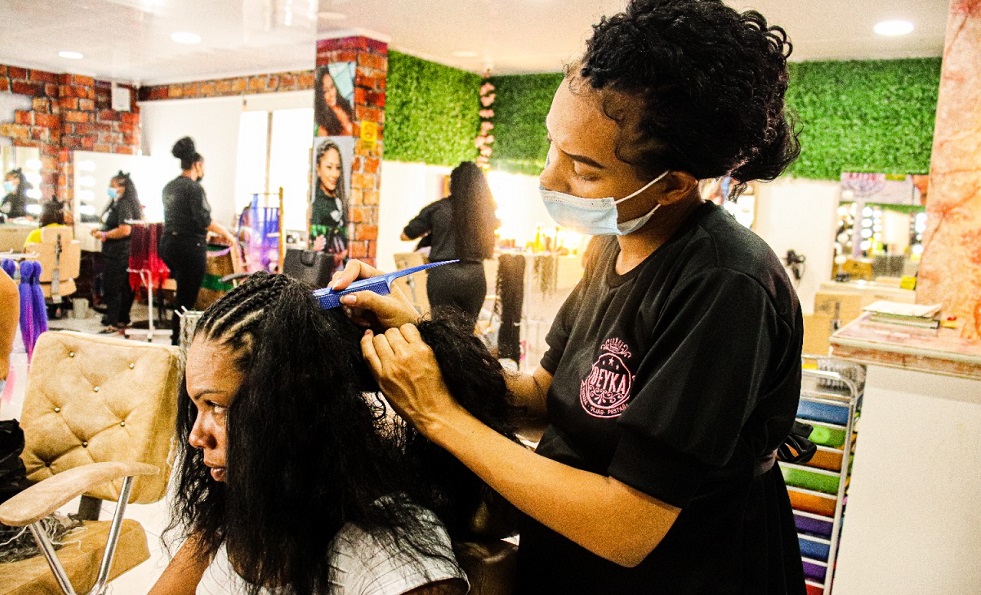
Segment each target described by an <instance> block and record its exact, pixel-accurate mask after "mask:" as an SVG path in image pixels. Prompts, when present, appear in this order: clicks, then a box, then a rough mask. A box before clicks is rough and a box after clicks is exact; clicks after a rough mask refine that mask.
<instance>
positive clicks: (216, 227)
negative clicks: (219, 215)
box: [206, 219, 237, 246]
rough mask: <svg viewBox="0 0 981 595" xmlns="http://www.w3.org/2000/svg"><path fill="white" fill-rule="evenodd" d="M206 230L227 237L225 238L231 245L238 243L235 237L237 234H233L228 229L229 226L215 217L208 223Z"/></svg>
mask: <svg viewBox="0 0 981 595" xmlns="http://www.w3.org/2000/svg"><path fill="white" fill-rule="evenodd" d="M206 231H210V232H211V233H213V234H215V235H218V236H221V237H223V238H225V240H226V241H227V242H228V243H229V245H231V246H235V245H237V240H236V239H235V234H233V233H232V232H230V231H228V228H227V227H225V226H224V225H222V224H221V223H218V222H217V221H215V220H214V219H212V220H211V222H210V223H208V227H207V228H206Z"/></svg>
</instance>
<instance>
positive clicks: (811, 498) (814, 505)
mask: <svg viewBox="0 0 981 595" xmlns="http://www.w3.org/2000/svg"><path fill="white" fill-rule="evenodd" d="M787 493H788V494H790V505H791V506H793V507H794V508H795V509H797V510H803V511H804V512H809V513H811V514H819V515H822V516H834V514H835V498H833V497H830V496H821V495H819V494H809V493H806V492H798V491H797V490H795V489H792V488H791V489H789V490H787Z"/></svg>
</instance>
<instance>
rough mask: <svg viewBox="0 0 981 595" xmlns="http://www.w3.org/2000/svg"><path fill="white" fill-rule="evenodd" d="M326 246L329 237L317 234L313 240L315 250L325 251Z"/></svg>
mask: <svg viewBox="0 0 981 595" xmlns="http://www.w3.org/2000/svg"><path fill="white" fill-rule="evenodd" d="M326 246H327V238H325V237H324V236H317V239H315V240H314V241H313V250H314V251H315V252H323V251H324V248H325V247H326Z"/></svg>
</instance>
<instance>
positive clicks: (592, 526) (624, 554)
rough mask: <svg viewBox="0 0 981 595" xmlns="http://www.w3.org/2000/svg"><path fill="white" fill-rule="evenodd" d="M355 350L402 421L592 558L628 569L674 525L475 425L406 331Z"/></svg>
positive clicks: (604, 480) (664, 507)
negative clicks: (359, 350)
mask: <svg viewBox="0 0 981 595" xmlns="http://www.w3.org/2000/svg"><path fill="white" fill-rule="evenodd" d="M361 348H362V351H363V353H364V355H365V359H366V360H367V362H368V364H369V366H370V367H371V369H372V372H373V373H374V375H375V376H376V378H377V379H378V382H379V386H380V387H381V388H382V392H383V393H384V394H385V396H386V397H387V398H388V400H389V402H390V403H391V404H392V405H393V407H395V409H396V410H397V411H398V413H399V414H400V415H401V416H402V417H403V418H405V419H407V420H409V421H410V422H411V423H412V424H413V425H414V426H415V427H416V428H417V429H418V430H419V431H420V432H422V434H423V435H425V436H426V437H427V438H429V439H430V440H432V441H433V442H434V443H435V444H436V445H438V446H440V447H442V448H444V449H445V450H447V451H448V452H449V453H450V454H452V455H453V456H454V457H456V458H457V459H459V460H460V461H461V462H462V463H463V464H464V465H466V466H467V467H469V468H470V470H472V471H473V472H474V473H476V474H477V475H478V476H479V477H480V478H481V479H483V480H484V481H485V482H487V484H488V485H489V486H490V487H491V488H493V489H494V490H495V491H497V492H498V493H499V494H501V495H502V496H503V497H504V498H506V499H507V500H508V501H509V502H511V503H512V504H514V505H515V506H516V507H518V508H519V509H520V510H521V511H522V512H524V513H525V514H527V515H529V516H531V517H532V518H534V519H536V520H537V521H539V522H540V523H542V524H544V525H546V526H547V527H549V528H551V529H552V530H553V531H556V532H558V533H560V534H562V535H564V536H565V537H566V538H568V539H570V540H572V541H574V542H576V543H577V544H579V545H581V546H582V547H584V548H586V549H588V550H589V551H591V552H593V553H594V554H596V555H598V556H600V557H602V558H604V559H606V560H609V561H611V562H614V563H616V564H619V565H621V566H626V567H633V566H636V565H637V564H639V563H640V562H641V561H643V560H644V558H646V557H647V556H648V554H650V553H651V551H652V550H653V549H654V548H655V547H656V546H657V545H658V544H659V543H660V542H661V539H663V538H664V536H665V535H666V534H667V532H668V530H669V529H670V528H671V525H672V524H673V523H674V521H675V520H676V519H677V517H678V513H679V512H680V509H679V508H677V507H674V506H671V505H669V504H666V503H664V502H661V501H659V500H657V499H656V498H653V497H651V496H649V495H647V494H645V493H643V492H641V491H639V490H636V489H634V488H632V487H630V486H628V485H626V484H624V483H622V482H620V481H617V480H616V479H614V478H612V477H606V476H602V475H598V474H595V473H590V472H588V471H583V470H580V469H575V468H573V467H570V466H568V465H564V464H562V463H559V462H556V461H553V460H551V459H547V458H545V457H542V456H539V455H537V454H535V453H534V452H532V451H530V450H528V449H526V448H524V447H523V446H521V445H519V444H516V443H514V442H512V441H511V440H509V439H507V438H505V437H504V436H502V435H500V434H498V433H497V432H495V431H494V430H492V429H490V428H489V427H487V426H485V425H484V424H482V423H481V422H480V421H478V420H477V419H476V418H474V417H473V416H472V415H470V413H468V412H467V411H466V410H465V409H463V408H462V407H461V406H460V405H459V404H458V403H457V402H456V401H455V400H453V398H452V396H451V395H450V393H449V390H448V389H447V388H446V385H445V384H444V383H443V379H442V376H441V375H440V374H439V367H438V365H437V363H436V360H435V357H434V356H433V352H432V350H431V349H430V348H429V347H428V346H427V345H426V344H425V342H423V341H422V337H421V336H420V335H419V331H418V330H417V329H416V328H415V327H414V326H412V325H411V324H409V325H404V326H403V327H401V328H398V329H389V330H388V331H386V332H385V334H384V335H374V334H372V333H371V331H368V332H366V333H365V336H364V338H363V339H362V341H361ZM610 511H616V513H615V514H612V515H611V514H610Z"/></svg>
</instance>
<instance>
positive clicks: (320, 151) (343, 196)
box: [313, 138, 347, 220]
mask: <svg viewBox="0 0 981 595" xmlns="http://www.w3.org/2000/svg"><path fill="white" fill-rule="evenodd" d="M331 149H333V150H334V151H337V156H338V159H339V160H340V162H341V175H340V176H339V177H338V178H337V186H336V187H335V188H334V194H333V196H334V197H336V198H338V199H340V201H341V204H342V205H344V210H345V212H346V211H347V190H346V186H345V185H344V153H342V152H341V147H340V146H338V144H337V143H336V142H334V141H332V140H331V139H329V138H328V139H327V140H325V141H323V142H321V143H320V144H319V145H317V153H316V155H315V156H314V160H313V162H314V168H313V179H314V191H313V196H316V195H317V190H318V189H319V188H320V176H318V175H317V168H318V167H320V162H321V161H322V160H323V158H324V157H325V156H326V155H327V151H330V150H331ZM325 194H326V193H325ZM344 219H345V220H347V217H345V218H344Z"/></svg>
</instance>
